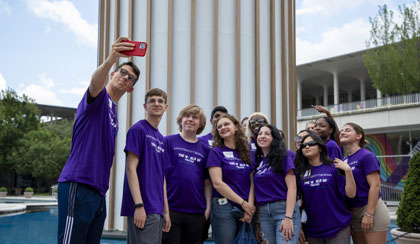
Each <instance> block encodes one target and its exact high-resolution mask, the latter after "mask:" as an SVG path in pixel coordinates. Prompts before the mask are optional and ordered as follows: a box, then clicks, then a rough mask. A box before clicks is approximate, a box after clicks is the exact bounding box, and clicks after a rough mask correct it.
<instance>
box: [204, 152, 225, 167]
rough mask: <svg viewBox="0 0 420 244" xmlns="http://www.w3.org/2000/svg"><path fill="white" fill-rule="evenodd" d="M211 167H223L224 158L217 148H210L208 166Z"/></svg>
mask: <svg viewBox="0 0 420 244" xmlns="http://www.w3.org/2000/svg"><path fill="white" fill-rule="evenodd" d="M210 167H222V160H221V159H220V157H219V155H218V153H217V149H216V148H213V149H212V150H210V152H209V156H208V158H207V168H210Z"/></svg>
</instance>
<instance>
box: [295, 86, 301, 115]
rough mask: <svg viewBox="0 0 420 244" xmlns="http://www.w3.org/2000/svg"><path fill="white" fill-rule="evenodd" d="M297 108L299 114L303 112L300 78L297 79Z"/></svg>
mask: <svg viewBox="0 0 420 244" xmlns="http://www.w3.org/2000/svg"><path fill="white" fill-rule="evenodd" d="M296 88H297V110H298V116H300V114H301V111H300V110H301V109H302V82H301V81H300V80H297V87H296Z"/></svg>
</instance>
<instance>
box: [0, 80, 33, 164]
mask: <svg viewBox="0 0 420 244" xmlns="http://www.w3.org/2000/svg"><path fill="white" fill-rule="evenodd" d="M39 125H40V111H39V110H38V108H37V106H36V104H35V103H34V101H33V100H32V99H30V98H29V97H27V96H25V95H23V96H22V97H20V96H18V95H17V93H16V92H15V91H14V90H12V89H10V88H9V89H7V90H2V91H1V93H0V128H1V129H0V171H1V172H13V169H14V167H13V164H12V163H11V162H10V161H9V159H10V157H11V153H12V152H13V151H14V150H16V148H18V147H19V146H20V145H19V143H18V140H19V139H20V138H22V137H23V136H24V135H25V134H26V133H28V132H30V131H33V130H37V129H38V128H39Z"/></svg>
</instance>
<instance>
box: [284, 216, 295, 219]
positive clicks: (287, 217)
mask: <svg viewBox="0 0 420 244" xmlns="http://www.w3.org/2000/svg"><path fill="white" fill-rule="evenodd" d="M284 217H285V218H286V219H290V220H293V218H292V217H289V216H284Z"/></svg>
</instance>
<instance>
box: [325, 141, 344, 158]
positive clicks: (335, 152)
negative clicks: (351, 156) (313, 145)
mask: <svg viewBox="0 0 420 244" xmlns="http://www.w3.org/2000/svg"><path fill="white" fill-rule="evenodd" d="M325 146H326V147H327V151H328V156H329V157H330V158H331V159H332V160H334V159H336V158H339V159H342V158H343V152H342V151H341V149H340V147H339V146H338V144H337V142H335V141H334V140H333V139H329V140H328V141H327V143H325Z"/></svg>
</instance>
